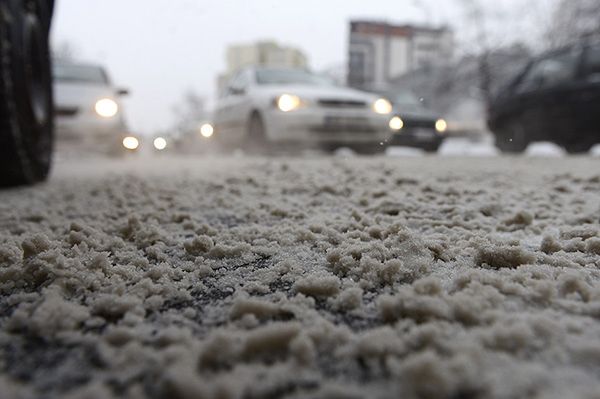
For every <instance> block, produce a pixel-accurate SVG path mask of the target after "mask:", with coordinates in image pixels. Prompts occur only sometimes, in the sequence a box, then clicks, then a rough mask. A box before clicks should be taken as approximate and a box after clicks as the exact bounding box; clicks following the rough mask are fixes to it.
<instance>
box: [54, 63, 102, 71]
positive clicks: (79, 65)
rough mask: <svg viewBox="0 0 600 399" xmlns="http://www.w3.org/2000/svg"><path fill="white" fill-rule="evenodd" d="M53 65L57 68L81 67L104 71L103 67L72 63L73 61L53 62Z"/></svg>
mask: <svg viewBox="0 0 600 399" xmlns="http://www.w3.org/2000/svg"><path fill="white" fill-rule="evenodd" d="M54 65H58V66H72V67H83V68H96V69H102V70H104V69H105V68H104V66H102V65H100V64H92V63H87V62H73V61H54Z"/></svg>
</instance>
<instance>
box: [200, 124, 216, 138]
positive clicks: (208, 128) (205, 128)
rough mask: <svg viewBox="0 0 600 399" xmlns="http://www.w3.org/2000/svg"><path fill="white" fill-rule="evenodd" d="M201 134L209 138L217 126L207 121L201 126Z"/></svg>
mask: <svg viewBox="0 0 600 399" xmlns="http://www.w3.org/2000/svg"><path fill="white" fill-rule="evenodd" d="M200 134H201V135H202V137H204V138H207V139H209V138H211V137H212V135H213V134H215V128H214V127H213V125H211V124H210V123H205V124H204V125H202V126H200Z"/></svg>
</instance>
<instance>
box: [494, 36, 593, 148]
mask: <svg viewBox="0 0 600 399" xmlns="http://www.w3.org/2000/svg"><path fill="white" fill-rule="evenodd" d="M598 110H600V41H596V42H592V43H583V44H582V43H579V44H577V45H572V46H568V47H565V48H562V49H559V50H555V51H552V52H549V53H546V54H544V55H542V56H540V57H538V58H537V59H535V60H533V61H532V62H531V63H530V64H529V65H528V66H527V67H526V68H525V69H524V71H523V72H522V73H521V74H519V76H518V77H517V78H516V79H514V80H513V82H512V83H511V84H510V85H509V86H508V87H506V88H505V89H504V91H503V92H502V93H501V94H500V95H499V97H498V98H497V100H496V101H495V102H494V103H493V104H492V106H491V107H490V112H489V121H488V124H489V127H490V129H491V130H492V131H493V132H494V134H495V136H496V145H497V146H498V148H500V149H501V150H502V151H506V152H521V151H523V150H525V148H526V147H527V146H528V145H529V144H530V143H532V142H535V141H551V142H554V143H556V144H558V145H560V146H563V147H564V148H565V149H566V150H567V151H569V152H585V151H588V150H589V149H590V148H591V147H592V146H593V145H594V144H596V143H600V112H598Z"/></svg>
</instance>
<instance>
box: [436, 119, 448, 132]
mask: <svg viewBox="0 0 600 399" xmlns="http://www.w3.org/2000/svg"><path fill="white" fill-rule="evenodd" d="M435 130H437V132H438V133H446V130H448V122H446V121H445V120H444V119H438V120H437V121H436V122H435Z"/></svg>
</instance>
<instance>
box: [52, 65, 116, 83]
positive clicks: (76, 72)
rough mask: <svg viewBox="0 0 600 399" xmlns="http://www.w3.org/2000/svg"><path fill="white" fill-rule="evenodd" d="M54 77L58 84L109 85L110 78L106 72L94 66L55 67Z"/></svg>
mask: <svg viewBox="0 0 600 399" xmlns="http://www.w3.org/2000/svg"><path fill="white" fill-rule="evenodd" d="M53 76H54V80H55V81H57V82H73V83H89V84H95V85H106V84H108V78H107V76H106V73H105V72H104V70H103V69H102V68H100V67H94V66H85V65H60V64H59V65H55V66H54V68H53Z"/></svg>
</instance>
